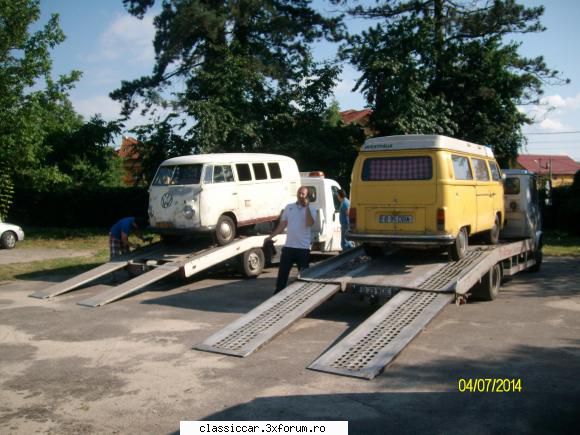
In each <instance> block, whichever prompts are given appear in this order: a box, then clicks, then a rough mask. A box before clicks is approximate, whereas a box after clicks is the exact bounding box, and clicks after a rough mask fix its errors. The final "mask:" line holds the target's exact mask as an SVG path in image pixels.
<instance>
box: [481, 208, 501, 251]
mask: <svg viewBox="0 0 580 435" xmlns="http://www.w3.org/2000/svg"><path fill="white" fill-rule="evenodd" d="M499 226H500V221H499V215H497V214H496V215H495V220H494V222H493V227H492V228H491V229H490V230H489V231H486V232H485V237H484V239H485V242H486V243H487V244H488V245H497V244H498V243H499Z"/></svg>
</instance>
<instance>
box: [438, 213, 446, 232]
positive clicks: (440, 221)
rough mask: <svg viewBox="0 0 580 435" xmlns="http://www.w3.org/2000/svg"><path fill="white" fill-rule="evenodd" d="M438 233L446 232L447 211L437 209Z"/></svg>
mask: <svg viewBox="0 0 580 435" xmlns="http://www.w3.org/2000/svg"><path fill="white" fill-rule="evenodd" d="M437 231H445V209H443V208H438V209H437Z"/></svg>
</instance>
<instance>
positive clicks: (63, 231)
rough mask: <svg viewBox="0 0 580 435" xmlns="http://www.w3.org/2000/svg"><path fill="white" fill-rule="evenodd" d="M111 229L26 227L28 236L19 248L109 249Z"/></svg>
mask: <svg viewBox="0 0 580 435" xmlns="http://www.w3.org/2000/svg"><path fill="white" fill-rule="evenodd" d="M108 247H109V231H108V230H107V229H103V228H73V229H69V228H34V227H32V228H26V237H25V238H24V241H23V242H22V243H19V244H18V248H22V249H28V248H32V249H38V248H54V249H74V250H80V251H85V250H87V251H92V252H94V251H97V250H102V249H108Z"/></svg>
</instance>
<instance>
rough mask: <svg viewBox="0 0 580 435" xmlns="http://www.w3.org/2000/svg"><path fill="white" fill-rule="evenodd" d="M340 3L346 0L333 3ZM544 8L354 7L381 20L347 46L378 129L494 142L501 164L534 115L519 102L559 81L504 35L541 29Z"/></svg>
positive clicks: (421, 2)
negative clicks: (543, 87)
mask: <svg viewBox="0 0 580 435" xmlns="http://www.w3.org/2000/svg"><path fill="white" fill-rule="evenodd" d="M337 3H340V1H337ZM543 12H544V9H543V7H533V8H526V7H524V6H522V5H519V4H517V2H516V1H515V0H475V1H471V0H470V1H467V0H464V1H462V0H459V1H455V0H454V1H451V0H381V1H378V2H377V4H376V5H374V6H370V7H367V6H360V5H359V6H356V7H353V8H351V9H350V13H351V14H353V15H355V16H359V17H366V18H372V19H375V20H377V19H379V20H380V23H379V24H377V25H376V26H375V27H373V28H370V29H368V30H367V31H365V32H363V33H362V34H361V35H355V36H352V37H351V38H350V41H349V42H350V43H349V44H348V45H347V46H345V47H343V58H347V59H349V60H350V61H351V62H352V63H353V64H354V65H355V66H356V67H357V68H358V69H359V71H360V72H361V77H360V79H359V81H358V82H357V85H356V89H359V90H361V91H362V92H363V94H364V95H365V97H366V99H367V102H368V104H369V106H370V107H372V108H373V110H374V113H373V117H372V124H373V127H374V128H375V129H376V130H377V131H378V132H379V134H383V135H387V134H405V133H431V134H433V133H435V134H437V133H438V134H448V135H451V136H455V137H460V138H462V139H466V140H470V141H473V142H478V143H482V144H487V145H492V146H493V147H494V150H495V152H496V154H497V155H498V156H499V157H500V160H503V161H504V163H505V162H506V161H507V160H509V159H512V158H514V157H515V156H516V155H517V151H518V149H519V148H520V147H521V146H522V144H523V143H524V137H523V135H522V133H521V127H522V126H523V125H524V124H526V123H530V122H531V120H530V119H529V118H528V117H527V116H526V115H525V114H524V113H522V112H521V111H519V110H518V106H520V105H526V104H531V103H535V102H537V100H538V98H539V96H540V95H541V94H542V86H543V85H544V84H545V83H547V82H552V83H561V82H563V80H562V79H561V78H560V75H559V73H558V72H557V71H553V70H551V69H549V68H548V67H547V66H546V64H545V62H544V60H543V58H542V57H541V56H540V57H536V58H532V59H530V58H524V57H522V56H521V55H520V54H519V53H518V49H519V46H520V45H519V44H518V43H515V42H511V41H506V38H507V37H508V35H511V34H516V33H528V32H540V31H543V30H544V28H543V27H542V25H541V23H540V18H541V16H542V14H543Z"/></svg>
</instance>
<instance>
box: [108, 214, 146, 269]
mask: <svg viewBox="0 0 580 435" xmlns="http://www.w3.org/2000/svg"><path fill="white" fill-rule="evenodd" d="M144 226H145V223H144V221H143V220H141V219H136V218H134V217H126V218H123V219H121V220H119V221H118V222H117V223H116V224H115V225H113V226H112V227H111V231H109V254H110V259H111V260H113V259H114V258H115V257H119V256H121V255H124V254H128V253H129V248H130V246H129V235H130V234H131V233H132V232H135V235H136V236H137V237H139V238H140V239H141V240H143V236H142V235H141V229H142V227H144Z"/></svg>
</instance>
